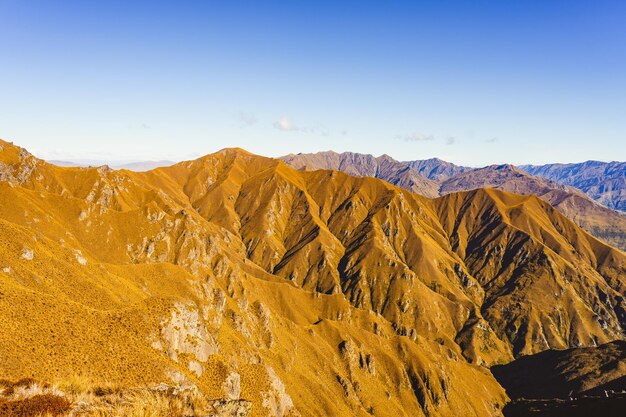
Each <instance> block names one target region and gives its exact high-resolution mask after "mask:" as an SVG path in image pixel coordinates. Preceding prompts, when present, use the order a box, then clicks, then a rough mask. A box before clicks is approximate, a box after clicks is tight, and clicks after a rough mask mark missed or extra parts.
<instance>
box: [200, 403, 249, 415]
mask: <svg viewBox="0 0 626 417" xmlns="http://www.w3.org/2000/svg"><path fill="white" fill-rule="evenodd" d="M213 408H214V411H213V413H212V414H209V416H211V417H247V416H248V415H249V414H250V411H252V403H251V402H250V401H246V400H232V399H231V400H215V401H214V402H213Z"/></svg>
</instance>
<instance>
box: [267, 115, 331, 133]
mask: <svg viewBox="0 0 626 417" xmlns="http://www.w3.org/2000/svg"><path fill="white" fill-rule="evenodd" d="M273 126H274V129H278V130H280V131H283V132H300V133H312V134H316V135H321V136H328V135H329V132H328V129H326V128H325V127H322V126H318V127H311V126H300V125H296V124H294V123H293V121H291V119H289V118H288V117H286V116H283V117H281V118H280V119H278V120H277V121H275V122H274V123H273Z"/></svg>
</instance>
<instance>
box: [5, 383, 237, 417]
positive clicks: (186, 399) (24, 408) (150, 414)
mask: <svg viewBox="0 0 626 417" xmlns="http://www.w3.org/2000/svg"><path fill="white" fill-rule="evenodd" d="M214 404H217V403H216V402H215V401H213V400H209V399H207V398H206V397H205V396H204V395H203V394H202V393H201V392H200V391H199V390H198V389H197V388H195V387H171V386H168V385H165V384H162V385H160V386H157V387H153V388H147V387H146V388H123V387H120V386H116V385H114V384H93V383H92V382H91V381H90V380H89V379H87V378H80V377H78V378H72V379H69V380H65V381H61V382H58V383H55V384H46V383H40V382H38V381H35V380H32V379H24V380H20V381H17V382H11V381H6V380H0V417H59V416H61V417H192V416H206V415H214V414H215V411H216V410H215V406H214ZM244 405H245V404H244ZM244 408H245V407H244ZM246 414H247V413H246ZM243 415H245V414H243Z"/></svg>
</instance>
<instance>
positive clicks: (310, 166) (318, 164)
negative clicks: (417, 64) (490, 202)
mask: <svg viewBox="0 0 626 417" xmlns="http://www.w3.org/2000/svg"><path fill="white" fill-rule="evenodd" d="M281 159H282V160H283V161H285V162H287V163H288V164H289V165H291V166H293V167H294V168H296V169H299V170H317V169H333V170H339V171H343V172H346V173H348V174H350V175H360V176H371V177H376V178H379V179H382V180H385V181H387V182H390V183H392V184H394V185H397V186H399V187H402V188H405V189H408V190H411V191H413V192H416V193H418V194H422V195H424V196H427V197H433V196H436V195H446V194H448V193H451V192H457V191H465V190H473V189H477V188H495V189H499V190H503V191H508V192H513V193H517V194H523V195H531V194H532V195H536V196H538V197H540V198H542V199H543V200H545V201H547V202H548V203H550V204H551V205H552V206H554V207H555V208H557V209H558V210H559V211H561V212H562V213H563V214H565V215H566V216H567V217H569V218H570V219H572V220H573V221H575V222H576V223H577V224H578V225H579V226H581V227H582V228H584V229H585V230H587V231H588V232H590V233H591V234H593V235H594V236H596V237H599V238H601V239H603V240H605V241H606V242H609V243H610V244H612V245H614V246H616V247H618V248H620V249H622V250H626V215H625V214H623V213H620V212H618V211H615V210H612V209H610V208H608V207H605V206H604V205H602V204H600V201H602V199H604V200H606V199H607V198H609V197H610V196H613V197H619V195H620V193H626V183H625V182H624V174H625V173H624V170H625V169H626V165H625V164H623V163H622V164H617V163H614V164H615V165H614V166H612V167H611V168H607V167H605V169H604V171H606V172H608V175H609V179H607V180H606V181H605V182H606V183H610V184H611V186H612V187H613V189H612V191H611V193H609V192H608V191H606V188H602V187H600V186H598V185H597V184H600V183H603V182H602V180H601V178H602V176H601V174H599V173H598V170H599V169H600V168H598V166H597V164H596V163H591V164H590V165H589V168H590V169H593V170H594V172H596V173H597V175H598V176H599V178H600V179H595V182H593V181H592V178H595V177H593V174H591V173H585V169H584V167H580V168H579V169H578V170H576V172H578V176H579V177H580V178H586V179H587V183H592V182H593V183H594V184H596V186H595V188H594V187H592V186H590V187H588V188H587V189H588V190H591V191H593V190H600V189H602V190H605V192H603V193H601V194H599V193H595V194H592V195H588V194H586V193H585V190H582V189H579V188H577V187H576V186H575V185H571V184H565V183H563V182H561V181H559V180H558V179H556V180H550V179H547V178H543V177H541V176H535V175H531V174H530V173H528V172H525V171H524V170H522V169H520V168H517V167H514V166H512V165H491V166H487V167H484V168H470V167H463V166H458V165H455V164H452V163H450V162H446V161H443V160H441V159H437V158H433V159H427V160H417V161H404V162H400V161H396V160H394V159H393V158H391V157H390V156H388V155H383V156H380V157H374V156H372V155H364V154H358V153H352V152H345V153H336V152H318V153H314V154H302V153H301V154H290V155H286V156H284V157H282V158H281ZM581 165H584V164H581ZM607 165H610V164H607ZM525 169H526V170H530V168H528V167H525ZM604 171H603V172H604ZM542 172H543V171H542ZM620 173H621V174H620ZM620 175H621V176H620ZM581 181H582V180H581ZM607 187H608V186H607ZM620 187H621V188H620ZM593 195H595V196H596V197H598V199H599V201H594V200H593ZM611 204H612V205H615V204H614V202H613V203H611ZM618 206H619V204H618ZM616 208H617V207H616Z"/></svg>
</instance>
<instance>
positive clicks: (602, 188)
mask: <svg viewBox="0 0 626 417" xmlns="http://www.w3.org/2000/svg"><path fill="white" fill-rule="evenodd" d="M520 169H523V170H524V171H526V172H529V173H530V174H533V175H538V176H540V177H544V178H548V179H551V180H553V181H557V182H560V183H561V184H566V185H571V186H573V187H576V188H579V189H581V190H583V191H584V192H585V193H587V195H589V196H590V197H591V198H593V199H594V200H596V201H597V202H599V203H600V204H603V205H605V206H607V207H609V208H612V209H615V210H620V211H626V162H599V161H587V162H581V163H579V164H548V165H522V166H520Z"/></svg>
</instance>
